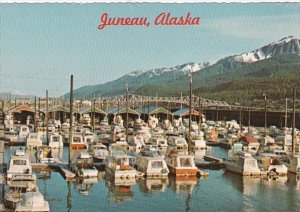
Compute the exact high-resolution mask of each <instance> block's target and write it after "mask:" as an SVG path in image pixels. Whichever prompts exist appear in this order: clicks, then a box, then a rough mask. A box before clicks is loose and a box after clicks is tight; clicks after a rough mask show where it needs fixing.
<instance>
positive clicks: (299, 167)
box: [287, 155, 300, 175]
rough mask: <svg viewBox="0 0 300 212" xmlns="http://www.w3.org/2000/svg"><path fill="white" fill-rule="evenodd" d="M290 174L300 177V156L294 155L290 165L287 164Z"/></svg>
mask: <svg viewBox="0 0 300 212" xmlns="http://www.w3.org/2000/svg"><path fill="white" fill-rule="evenodd" d="M287 166H288V172H291V173H294V174H297V175H299V174H300V155H292V157H291V158H290V163H289V164H287Z"/></svg>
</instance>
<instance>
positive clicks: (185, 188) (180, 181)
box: [169, 176, 198, 194]
mask: <svg viewBox="0 0 300 212" xmlns="http://www.w3.org/2000/svg"><path fill="white" fill-rule="evenodd" d="M169 180H170V183H169V186H170V187H171V188H172V189H173V191H174V192H175V193H177V194H179V193H189V194H191V193H192V192H193V190H194V188H195V186H196V185H197V182H198V178H197V177H196V176H177V177H175V176H171V177H170V178H169Z"/></svg>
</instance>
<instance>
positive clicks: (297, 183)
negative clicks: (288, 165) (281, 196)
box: [286, 172, 300, 189]
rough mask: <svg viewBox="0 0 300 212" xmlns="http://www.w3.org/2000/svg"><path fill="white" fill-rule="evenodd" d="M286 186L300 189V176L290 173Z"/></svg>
mask: <svg viewBox="0 0 300 212" xmlns="http://www.w3.org/2000/svg"><path fill="white" fill-rule="evenodd" d="M286 184H287V185H288V186H290V187H295V188H298V189H300V175H299V174H298V175H297V174H294V173H290V172H288V174H287V181H286Z"/></svg>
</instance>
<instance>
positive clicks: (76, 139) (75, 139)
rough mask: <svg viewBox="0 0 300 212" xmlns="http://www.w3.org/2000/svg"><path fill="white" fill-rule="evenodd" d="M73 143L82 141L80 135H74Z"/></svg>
mask: <svg viewBox="0 0 300 212" xmlns="http://www.w3.org/2000/svg"><path fill="white" fill-rule="evenodd" d="M73 143H81V138H80V137H73Z"/></svg>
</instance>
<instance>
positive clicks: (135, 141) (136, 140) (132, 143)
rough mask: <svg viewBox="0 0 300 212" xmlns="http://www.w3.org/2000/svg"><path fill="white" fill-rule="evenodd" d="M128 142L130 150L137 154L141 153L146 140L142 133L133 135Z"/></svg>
mask: <svg viewBox="0 0 300 212" xmlns="http://www.w3.org/2000/svg"><path fill="white" fill-rule="evenodd" d="M127 140H128V145H129V147H130V149H131V150H132V151H134V152H137V153H139V152H140V151H141V150H142V148H143V146H144V145H145V143H144V138H143V136H142V135H141V134H140V133H134V134H133V135H130V136H128V139H127Z"/></svg>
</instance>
